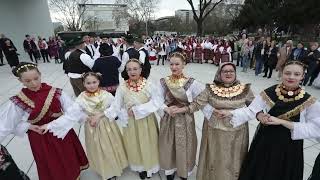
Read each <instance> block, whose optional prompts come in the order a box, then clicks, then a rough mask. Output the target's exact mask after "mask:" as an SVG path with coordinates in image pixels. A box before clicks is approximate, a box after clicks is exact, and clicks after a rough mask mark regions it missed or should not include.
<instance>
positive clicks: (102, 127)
mask: <svg viewBox="0 0 320 180" xmlns="http://www.w3.org/2000/svg"><path fill="white" fill-rule="evenodd" d="M82 80H83V85H84V87H85V88H86V91H84V92H82V93H81V94H80V95H79V96H78V97H77V99H76V101H75V103H74V104H73V105H72V106H71V108H70V109H68V111H67V112H65V114H64V115H63V116H61V117H59V118H58V119H56V120H55V121H52V122H50V123H48V124H47V125H44V126H43V127H42V128H43V129H45V130H46V131H48V130H49V132H52V133H53V135H55V136H57V137H58V138H62V139H63V138H65V135H66V134H67V133H68V132H69V131H70V129H72V127H73V126H74V124H75V123H77V122H84V121H85V120H86V118H87V117H90V116H93V115H95V114H98V113H101V112H103V111H104V110H105V109H106V108H107V107H109V106H110V104H111V103H112V102H113V101H114V97H113V95H112V94H111V93H109V92H108V91H105V90H102V89H100V88H99V84H100V80H101V74H99V73H94V72H88V73H86V74H84V75H83V77H82ZM84 127H85V142H86V150H87V154H88V159H89V163H90V168H91V169H92V170H94V171H95V172H97V173H98V174H99V175H100V176H101V178H102V179H103V180H105V179H111V178H112V177H114V176H121V174H122V170H123V169H124V168H126V167H127V166H128V162H127V157H126V153H125V150H124V146H123V141H122V137H121V133H120V130H119V128H118V126H117V124H116V122H115V121H114V120H113V119H108V118H106V117H105V116H103V117H102V118H100V119H98V120H97V121H95V122H91V121H86V122H85V126H84Z"/></svg>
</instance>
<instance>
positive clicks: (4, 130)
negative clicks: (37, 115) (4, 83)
mask: <svg viewBox="0 0 320 180" xmlns="http://www.w3.org/2000/svg"><path fill="white" fill-rule="evenodd" d="M28 117H29V114H28V113H27V112H25V111H24V110H23V109H21V108H20V107H18V106H17V105H15V104H14V103H13V102H12V101H8V102H7V103H6V104H4V105H3V106H2V108H1V109H0V142H2V141H3V140H4V138H5V137H6V136H7V135H9V134H15V135H18V136H23V135H24V134H25V133H26V132H27V131H28V129H29V127H30V123H28V122H26V121H27V120H28Z"/></svg>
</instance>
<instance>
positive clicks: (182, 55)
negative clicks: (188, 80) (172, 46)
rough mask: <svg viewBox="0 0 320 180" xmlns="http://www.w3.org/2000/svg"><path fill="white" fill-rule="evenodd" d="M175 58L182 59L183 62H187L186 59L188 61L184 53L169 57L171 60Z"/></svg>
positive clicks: (175, 53) (176, 53) (173, 54)
mask: <svg viewBox="0 0 320 180" xmlns="http://www.w3.org/2000/svg"><path fill="white" fill-rule="evenodd" d="M173 57H175V58H180V59H181V60H182V62H186V59H187V55H186V54H185V53H183V52H174V53H172V54H171V55H170V56H169V58H170V59H171V58H173Z"/></svg>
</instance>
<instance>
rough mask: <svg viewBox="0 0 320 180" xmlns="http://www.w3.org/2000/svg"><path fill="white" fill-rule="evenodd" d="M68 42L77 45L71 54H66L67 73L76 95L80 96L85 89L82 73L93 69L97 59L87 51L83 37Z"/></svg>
mask: <svg viewBox="0 0 320 180" xmlns="http://www.w3.org/2000/svg"><path fill="white" fill-rule="evenodd" d="M68 44H69V45H73V46H75V49H74V50H73V51H72V52H71V53H70V54H69V56H67V54H66V59H67V61H66V63H67V64H66V73H68V77H69V78H70V83H71V85H72V88H73V91H74V93H75V95H76V96H79V94H80V93H81V92H82V91H84V90H85V88H84V86H83V83H82V74H83V73H87V72H89V71H91V68H92V67H93V65H94V62H95V61H94V60H93V59H92V58H91V57H90V56H89V55H88V54H87V53H86V51H85V49H86V44H85V43H84V41H83V39H82V38H80V37H78V38H74V39H72V40H70V41H69V42H68Z"/></svg>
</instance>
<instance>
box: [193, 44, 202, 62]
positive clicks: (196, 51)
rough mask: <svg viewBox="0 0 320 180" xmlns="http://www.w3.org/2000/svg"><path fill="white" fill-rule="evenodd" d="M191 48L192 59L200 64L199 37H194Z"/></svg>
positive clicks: (200, 47)
mask: <svg viewBox="0 0 320 180" xmlns="http://www.w3.org/2000/svg"><path fill="white" fill-rule="evenodd" d="M193 49H194V58H193V59H194V60H196V61H197V62H198V63H201V64H202V60H203V57H202V51H203V48H202V46H201V42H200V39H196V42H194V43H193Z"/></svg>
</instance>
